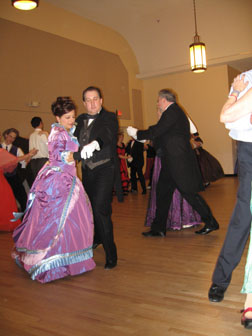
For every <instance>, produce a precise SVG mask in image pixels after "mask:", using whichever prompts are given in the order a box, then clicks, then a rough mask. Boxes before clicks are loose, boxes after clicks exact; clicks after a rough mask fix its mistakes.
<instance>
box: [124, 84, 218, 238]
mask: <svg viewBox="0 0 252 336" xmlns="http://www.w3.org/2000/svg"><path fill="white" fill-rule="evenodd" d="M157 108H158V113H159V114H160V116H161V117H160V119H159V121H158V123H157V124H156V125H154V126H150V127H149V128H148V130H145V131H138V130H137V129H135V128H133V127H131V126H130V127H128V129H127V131H128V134H129V135H130V136H132V137H134V138H135V139H137V140H143V139H149V140H152V141H153V142H154V146H155V148H156V149H157V150H159V151H161V166H162V167H161V171H160V176H159V180H158V183H157V189H156V193H157V201H156V206H157V210H156V217H155V219H154V221H153V223H152V226H151V230H150V231H148V232H143V235H144V236H147V237H148V236H161V237H164V236H165V234H166V219H167V216H168V211H169V207H170V204H171V201H172V196H173V192H174V190H175V189H178V190H179V192H180V193H181V195H182V197H183V198H185V199H186V200H187V202H188V203H189V204H190V205H191V206H192V208H193V209H195V210H196V211H197V212H198V213H199V214H200V216H201V218H202V221H203V222H204V223H205V226H204V227H203V228H202V229H201V230H199V231H196V233H197V234H201V235H203V234H208V233H210V232H211V231H213V230H218V228H219V224H218V223H217V221H216V220H215V218H214V217H213V215H212V212H211V210H210V208H209V206H208V205H207V203H206V202H205V200H204V199H203V198H202V197H201V196H200V195H199V194H198V191H202V190H204V187H203V183H202V178H201V174H200V171H199V166H198V163H197V159H196V156H195V154H194V152H193V149H192V147H191V144H190V126H189V120H188V118H187V116H186V114H185V113H184V111H183V110H182V109H181V107H180V106H179V105H177V104H176V98H175V95H174V94H173V93H172V92H171V91H170V90H167V89H164V90H161V91H159V94H158V101H157Z"/></svg>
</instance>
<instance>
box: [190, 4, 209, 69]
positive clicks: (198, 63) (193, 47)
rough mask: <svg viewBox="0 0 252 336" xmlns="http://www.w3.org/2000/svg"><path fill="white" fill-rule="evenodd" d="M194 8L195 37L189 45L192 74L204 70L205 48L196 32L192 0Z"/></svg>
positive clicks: (205, 66)
mask: <svg viewBox="0 0 252 336" xmlns="http://www.w3.org/2000/svg"><path fill="white" fill-rule="evenodd" d="M193 6H194V22H195V36H194V43H192V44H190V47H189V48H190V64H191V70H192V71H193V72H196V73H197V72H203V71H205V70H206V68H207V65H206V46H205V43H203V42H200V37H199V35H198V31H197V21H196V7H195V0H193Z"/></svg>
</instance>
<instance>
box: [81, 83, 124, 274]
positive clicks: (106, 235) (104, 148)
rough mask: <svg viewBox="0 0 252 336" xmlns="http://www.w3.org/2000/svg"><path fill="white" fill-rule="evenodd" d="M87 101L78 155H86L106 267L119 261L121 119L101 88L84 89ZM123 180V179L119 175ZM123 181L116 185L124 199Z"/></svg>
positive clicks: (85, 176)
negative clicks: (115, 208) (106, 104)
mask: <svg viewBox="0 0 252 336" xmlns="http://www.w3.org/2000/svg"><path fill="white" fill-rule="evenodd" d="M82 98H83V103H84V107H85V108H86V110H87V112H88V113H83V114H81V115H80V116H78V118H77V119H76V122H77V127H76V131H75V136H77V138H78V140H79V143H80V149H81V151H80V152H77V153H74V159H75V160H80V159H82V183H83V186H84V189H85V190H86V192H87V194H88V197H89V199H90V201H91V205H92V209H93V214H94V230H95V236H94V245H93V247H94V248H95V247H97V245H99V244H102V245H103V248H104V251H105V254H106V264H105V269H111V268H114V267H115V266H116V265H117V249H116V245H115V242H114V234H113V224H112V220H111V215H112V206H111V204H112V193H113V188H114V185H115V181H116V177H117V176H118V174H119V173H120V172H119V162H118V156H117V152H116V144H117V133H118V120H117V116H116V114H115V113H112V112H108V111H106V110H105V109H104V108H103V107H102V95H101V91H100V89H99V88H96V87H93V86H92V87H91V86H90V87H88V88H87V89H86V90H84V91H83V96H82ZM118 181H119V182H120V180H119V179H118ZM120 188H121V182H120V183H119V184H117V186H116V192H118V195H119V198H118V199H119V200H120V201H121V200H122V189H120Z"/></svg>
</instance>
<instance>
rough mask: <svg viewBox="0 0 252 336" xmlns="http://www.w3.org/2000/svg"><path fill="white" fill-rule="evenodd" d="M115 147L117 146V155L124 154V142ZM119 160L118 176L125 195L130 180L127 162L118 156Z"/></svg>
mask: <svg viewBox="0 0 252 336" xmlns="http://www.w3.org/2000/svg"><path fill="white" fill-rule="evenodd" d="M116 148H117V154H118V157H119V155H122V156H125V153H126V150H125V145H124V143H123V144H122V147H120V146H118V145H117V147H116ZM119 161H120V176H121V182H122V189H123V193H124V195H126V194H127V193H128V191H129V182H130V179H129V175H128V168H127V163H126V160H125V159H121V158H120V157H119Z"/></svg>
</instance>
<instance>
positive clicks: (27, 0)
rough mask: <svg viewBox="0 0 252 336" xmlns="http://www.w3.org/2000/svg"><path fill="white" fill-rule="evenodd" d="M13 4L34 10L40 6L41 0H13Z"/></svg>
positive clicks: (23, 8)
mask: <svg viewBox="0 0 252 336" xmlns="http://www.w3.org/2000/svg"><path fill="white" fill-rule="evenodd" d="M11 2H12V6H13V7H15V8H17V9H21V10H32V9H35V8H37V7H38V5H39V0H11Z"/></svg>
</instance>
